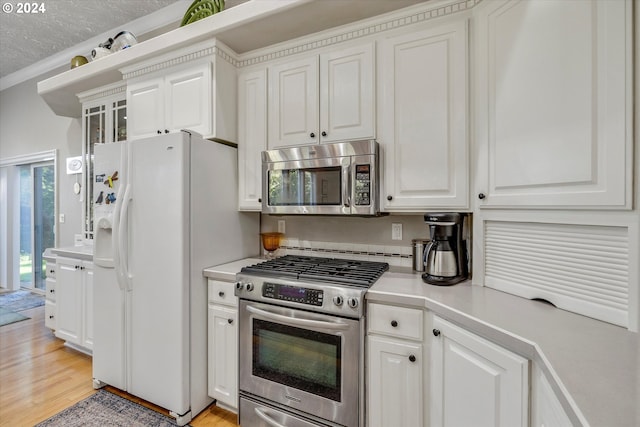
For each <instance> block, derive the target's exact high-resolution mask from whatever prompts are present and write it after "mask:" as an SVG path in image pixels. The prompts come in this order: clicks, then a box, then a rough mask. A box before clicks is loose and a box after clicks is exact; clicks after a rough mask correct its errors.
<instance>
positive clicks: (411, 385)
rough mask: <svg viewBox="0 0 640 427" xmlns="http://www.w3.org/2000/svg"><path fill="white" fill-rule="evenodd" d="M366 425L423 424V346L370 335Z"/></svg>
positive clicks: (380, 426) (368, 341) (368, 337)
mask: <svg viewBox="0 0 640 427" xmlns="http://www.w3.org/2000/svg"><path fill="white" fill-rule="evenodd" d="M367 343H368V363H367V383H368V385H369V386H368V389H367V420H368V423H367V425H368V426H369V427H385V426H422V425H424V416H423V413H424V405H425V404H426V400H425V398H424V396H423V386H424V383H423V381H424V379H423V359H422V345H421V344H419V343H412V342H408V341H402V340H391V339H386V338H382V337H378V336H375V335H369V336H367Z"/></svg>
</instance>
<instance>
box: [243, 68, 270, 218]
mask: <svg viewBox="0 0 640 427" xmlns="http://www.w3.org/2000/svg"><path fill="white" fill-rule="evenodd" d="M266 149H267V70H266V69H263V70H257V71H252V72H248V73H244V74H241V75H240V76H239V77H238V174H239V177H238V178H239V179H238V182H239V186H240V188H239V192H238V208H239V209H240V210H243V211H260V210H262V203H261V202H262V200H261V197H262V151H264V150H266Z"/></svg>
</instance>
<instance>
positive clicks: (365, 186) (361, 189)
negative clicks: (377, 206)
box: [355, 165, 371, 206]
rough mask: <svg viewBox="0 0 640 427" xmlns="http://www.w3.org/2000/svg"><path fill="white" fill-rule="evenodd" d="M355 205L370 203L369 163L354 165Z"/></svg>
mask: <svg viewBox="0 0 640 427" xmlns="http://www.w3.org/2000/svg"><path fill="white" fill-rule="evenodd" d="M355 183H356V185H355V204H356V206H368V205H370V204H371V165H356V180H355Z"/></svg>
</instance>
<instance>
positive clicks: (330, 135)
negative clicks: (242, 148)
mask: <svg viewBox="0 0 640 427" xmlns="http://www.w3.org/2000/svg"><path fill="white" fill-rule="evenodd" d="M374 114H375V109H374V48H373V43H372V42H371V43H367V44H363V45H358V46H353V47H349V48H345V49H341V50H332V51H331V52H329V53H324V54H321V55H314V56H311V57H307V58H302V59H298V60H294V61H287V62H284V63H280V64H275V65H272V66H271V67H269V142H268V145H269V148H276V147H284V146H291V145H303V144H317V143H322V142H336V141H344V140H348V139H366V138H373V137H375V120H374V117H375V116H374Z"/></svg>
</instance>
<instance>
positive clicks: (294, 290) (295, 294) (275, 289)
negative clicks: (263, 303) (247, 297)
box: [262, 282, 324, 306]
mask: <svg viewBox="0 0 640 427" xmlns="http://www.w3.org/2000/svg"><path fill="white" fill-rule="evenodd" d="M262 296H263V297H265V298H271V299H277V300H282V301H291V302H297V303H301V304H307V305H317V306H321V305H322V301H323V297H324V293H323V292H322V291H321V290H319V289H309V288H304V287H301V286H290V285H282V284H279V283H268V282H265V283H264V286H263V287H262Z"/></svg>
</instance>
